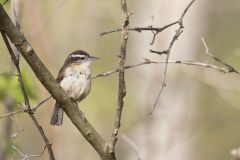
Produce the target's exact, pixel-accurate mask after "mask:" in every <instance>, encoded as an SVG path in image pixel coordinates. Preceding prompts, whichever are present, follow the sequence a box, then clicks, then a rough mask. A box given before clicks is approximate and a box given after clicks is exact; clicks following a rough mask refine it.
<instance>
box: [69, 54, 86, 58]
mask: <svg viewBox="0 0 240 160" xmlns="http://www.w3.org/2000/svg"><path fill="white" fill-rule="evenodd" d="M71 57H73V58H75V57H79V58H82V57H86V56H85V55H79V54H73V55H71V56H70V57H69V58H71Z"/></svg>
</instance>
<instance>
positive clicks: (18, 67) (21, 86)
mask: <svg viewBox="0 0 240 160" xmlns="http://www.w3.org/2000/svg"><path fill="white" fill-rule="evenodd" d="M1 34H2V37H3V40H4V42H5V44H6V46H7V49H8V51H9V54H10V55H11V58H12V61H13V63H14V65H15V67H16V69H17V72H18V81H19V85H20V88H21V91H22V95H23V98H24V103H25V106H26V107H27V110H26V112H27V113H28V115H29V116H30V117H31V119H32V121H33V122H34V124H35V126H36V127H37V129H38V131H39V133H40V135H41V136H42V138H43V140H44V142H45V144H46V146H47V149H48V153H49V158H50V160H55V158H54V154H53V150H52V147H51V144H50V143H49V140H48V138H47V136H46V135H45V133H44V131H43V129H42V127H41V126H40V125H39V123H38V121H37V119H36V117H35V116H34V115H33V111H32V110H31V106H30V103H29V99H28V95H27V92H26V89H25V87H24V82H23V78H22V74H21V70H20V66H19V59H17V58H16V56H15V54H14V52H13V50H12V48H11V45H10V43H9V41H8V39H7V36H6V35H5V33H3V31H1Z"/></svg>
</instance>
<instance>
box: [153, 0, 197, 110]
mask: <svg viewBox="0 0 240 160" xmlns="http://www.w3.org/2000/svg"><path fill="white" fill-rule="evenodd" d="M194 2H195V0H192V1H191V2H190V3H189V4H188V6H187V7H186V8H185V10H184V11H183V13H182V14H181V16H180V18H179V20H178V21H177V23H178V25H179V27H178V29H177V30H176V32H175V34H174V36H173V38H172V40H171V42H170V44H169V46H168V49H167V50H166V51H153V50H150V51H151V52H153V53H157V54H160V53H161V54H162V53H165V54H166V55H167V56H166V64H165V68H164V73H163V79H162V83H161V86H160V89H159V91H158V95H157V98H156V100H155V102H154V105H153V107H152V109H151V111H150V113H149V114H150V115H151V114H152V113H153V111H154V109H155V107H156V106H157V103H158V100H159V97H160V95H161V93H162V91H163V88H164V87H165V86H166V76H167V69H168V61H169V56H170V52H171V49H172V47H173V45H174V43H175V42H176V41H177V40H178V38H179V36H180V35H181V34H182V32H183V29H184V26H183V18H184V16H185V15H186V13H187V11H188V10H189V8H190V7H191V5H192V4H193V3H194ZM161 54H160V55H161Z"/></svg>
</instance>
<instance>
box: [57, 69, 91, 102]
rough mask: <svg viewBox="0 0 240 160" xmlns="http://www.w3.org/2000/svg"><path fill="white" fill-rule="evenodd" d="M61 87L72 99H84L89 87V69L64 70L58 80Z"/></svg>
mask: <svg viewBox="0 0 240 160" xmlns="http://www.w3.org/2000/svg"><path fill="white" fill-rule="evenodd" d="M60 85H61V86H62V88H63V89H64V90H65V91H66V92H67V94H68V95H69V97H70V98H72V99H73V100H74V101H76V102H77V101H81V100H82V99H84V98H85V97H86V96H87V95H88V93H89V91H90V89H91V74H90V71H89V70H74V69H71V70H66V71H65V76H64V78H63V79H62V81H61V82H60Z"/></svg>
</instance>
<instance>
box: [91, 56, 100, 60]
mask: <svg viewBox="0 0 240 160" xmlns="http://www.w3.org/2000/svg"><path fill="white" fill-rule="evenodd" d="M90 59H91V60H97V59H100V58H99V57H94V56H91V57H90Z"/></svg>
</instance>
